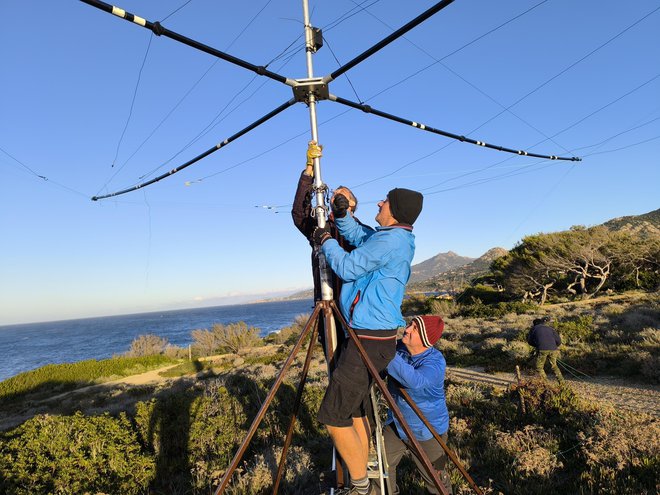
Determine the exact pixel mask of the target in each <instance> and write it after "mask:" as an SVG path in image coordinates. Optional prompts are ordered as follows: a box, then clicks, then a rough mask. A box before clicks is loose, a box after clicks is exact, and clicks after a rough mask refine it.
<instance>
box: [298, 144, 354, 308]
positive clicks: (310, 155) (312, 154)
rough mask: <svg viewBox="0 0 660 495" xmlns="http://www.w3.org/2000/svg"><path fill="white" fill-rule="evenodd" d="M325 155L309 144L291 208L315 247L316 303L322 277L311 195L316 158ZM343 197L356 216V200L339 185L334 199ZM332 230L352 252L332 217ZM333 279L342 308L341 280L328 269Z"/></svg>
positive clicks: (348, 191)
mask: <svg viewBox="0 0 660 495" xmlns="http://www.w3.org/2000/svg"><path fill="white" fill-rule="evenodd" d="M321 154H322V147H321V146H320V145H318V144H316V142H315V141H310V142H309V145H308V148H307V164H306V166H305V169H304V170H303V171H302V173H301V174H300V178H299V179H298V187H297V188H296V194H295V196H294V198H293V206H292V208H291V217H292V218H293V224H294V225H295V226H296V228H297V229H298V230H299V231H300V233H301V234H302V235H304V236H305V238H306V239H307V240H308V241H309V244H310V246H311V247H312V274H313V277H314V302H316V301H320V300H321V281H320V276H319V259H318V251H317V250H315V249H314V242H313V241H312V233H313V232H314V229H315V228H316V226H317V222H316V218H314V217H312V196H313V183H314V167H313V160H314V158H320V157H321ZM337 194H341V195H343V196H345V197H346V198H348V210H349V211H350V213H351V214H353V213H355V210H356V209H357V198H356V197H355V195H354V194H353V193H352V192H351V190H350V189H348V188H347V187H343V186H340V187H338V188H337V189H336V190H335V194H334V195H335V196H336V195H337ZM327 223H328V225H329V227H330V233H331V234H332V237H333V238H334V239H337V241H338V242H339V244H340V245H341V246H342V247H343V248H344V249H345V250H346V251H349V252H350V251H352V250H353V246H351V245H350V244H348V243H347V242H346V241H345V240H344V239H343V237H342V236H341V235H340V234H339V232H338V231H337V227H336V226H335V222H334V216H333V215H332V214H331V215H330V217H329V218H328V221H327ZM329 273H330V277H331V284H330V285H331V287H332V290H333V293H334V294H333V298H334V299H335V302H336V303H337V305H339V300H338V297H339V293H340V291H341V280H340V279H339V278H338V277H336V276H335V274H334V273H333V272H332V270H329Z"/></svg>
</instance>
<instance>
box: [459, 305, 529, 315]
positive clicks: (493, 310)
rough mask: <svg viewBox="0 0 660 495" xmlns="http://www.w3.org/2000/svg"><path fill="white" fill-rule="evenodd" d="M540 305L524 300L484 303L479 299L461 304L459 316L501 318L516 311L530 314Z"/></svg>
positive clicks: (518, 313) (516, 312)
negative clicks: (472, 302)
mask: <svg viewBox="0 0 660 495" xmlns="http://www.w3.org/2000/svg"><path fill="white" fill-rule="evenodd" d="M538 309H539V307H538V306H537V305H536V304H534V303H524V302H518V301H514V302H498V303H496V304H483V303H482V302H480V301H477V302H476V303H474V304H469V305H461V307H460V309H459V310H458V316H462V317H466V318H501V317H503V316H504V315H506V314H510V313H515V314H517V315H520V314H528V313H534V312H536V311H538Z"/></svg>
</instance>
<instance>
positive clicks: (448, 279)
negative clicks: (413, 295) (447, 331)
mask: <svg viewBox="0 0 660 495" xmlns="http://www.w3.org/2000/svg"><path fill="white" fill-rule="evenodd" d="M507 252H508V251H507V250H506V249H504V248H500V247H495V248H492V249H489V250H488V251H486V252H485V253H484V254H483V255H482V256H480V257H479V258H477V259H476V260H474V261H472V262H471V263H468V264H466V265H463V266H459V267H457V268H454V269H451V270H448V271H446V272H443V273H440V274H438V275H435V276H433V277H430V278H428V279H426V280H422V281H420V282H414V283H409V284H408V288H407V289H408V292H436V291H439V292H457V291H459V290H461V289H462V288H464V287H465V286H466V285H468V284H469V283H470V282H471V281H472V279H474V278H475V277H479V276H481V275H484V274H485V273H486V272H488V268H489V267H490V264H491V263H492V262H493V260H495V259H497V258H499V257H500V256H504V255H505V254H506V253H507Z"/></svg>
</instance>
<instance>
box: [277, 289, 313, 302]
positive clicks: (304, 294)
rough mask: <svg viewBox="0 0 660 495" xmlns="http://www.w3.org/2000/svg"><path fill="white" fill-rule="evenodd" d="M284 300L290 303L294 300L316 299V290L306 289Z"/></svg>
mask: <svg viewBox="0 0 660 495" xmlns="http://www.w3.org/2000/svg"><path fill="white" fill-rule="evenodd" d="M282 299H283V300H286V301H289V300H294V299H314V289H305V290H301V291H299V292H294V293H293V294H291V295H290V296H288V297H283V298H282Z"/></svg>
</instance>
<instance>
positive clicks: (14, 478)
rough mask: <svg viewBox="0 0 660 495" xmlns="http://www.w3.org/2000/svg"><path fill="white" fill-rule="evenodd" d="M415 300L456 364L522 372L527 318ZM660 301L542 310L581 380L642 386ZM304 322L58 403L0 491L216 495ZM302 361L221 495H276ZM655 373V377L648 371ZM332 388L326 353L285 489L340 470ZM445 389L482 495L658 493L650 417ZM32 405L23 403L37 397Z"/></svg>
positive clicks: (539, 388) (454, 433)
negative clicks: (325, 420) (332, 432)
mask: <svg viewBox="0 0 660 495" xmlns="http://www.w3.org/2000/svg"><path fill="white" fill-rule="evenodd" d="M417 303H418V304H421V305H423V306H425V307H426V308H427V310H429V311H432V312H435V313H438V312H441V313H444V314H446V315H447V314H449V313H448V312H447V311H449V312H450V313H451V314H453V316H448V317H447V318H446V320H447V327H446V330H445V333H444V334H443V338H442V339H441V340H440V341H439V344H438V345H439V347H440V348H441V349H442V350H443V352H444V353H445V355H446V358H447V361H448V364H449V365H467V364H475V363H479V364H481V365H485V366H487V367H491V368H493V369H499V368H508V367H511V366H514V365H515V364H516V363H520V364H524V359H525V356H526V355H528V353H529V348H528V346H527V344H525V343H524V342H523V341H522V340H521V339H520V335H522V334H523V333H524V332H525V331H526V330H527V329H528V327H529V322H530V320H531V318H532V317H533V316H534V315H533V314H531V313H529V314H525V313H524V312H522V313H521V314H515V312H514V313H505V314H503V315H500V316H492V315H491V316H486V317H484V316H482V317H475V316H460V314H459V313H460V311H464V310H465V309H466V308H465V307H464V308H461V307H460V306H458V305H455V304H454V303H450V302H446V301H438V300H435V299H428V300H424V301H419V300H418V301H417ZM658 305H659V300H658V295H657V294H644V293H630V294H626V295H622V296H615V297H609V298H600V299H592V300H589V301H579V302H575V303H568V304H559V305H548V306H546V307H544V308H543V314H548V315H551V316H552V317H553V318H554V319H555V322H556V324H557V326H558V327H559V328H561V329H562V333H563V334H564V337H565V339H566V342H567V345H566V348H565V350H564V353H565V355H564V358H563V359H565V360H566V362H569V363H572V364H573V365H574V367H575V368H576V369H579V370H581V371H584V372H586V373H589V374H591V373H599V372H605V373H622V372H625V373H629V374H632V375H634V376H637V377H641V376H646V375H645V374H644V372H643V371H642V370H643V369H644V359H641V358H640V359H638V358H637V357H635V356H638V357H640V356H646V358H650V357H652V356H653V357H655V356H658V355H660V352H659V351H660V340H659V339H658V335H659V332H660V330H659V329H658V320H659V312H658ZM305 321H306V319H305V317H301V318H299V319H298V321H297V322H296V323H294V324H293V325H292V326H291V327H288V328H287V329H285V330H284V331H283V332H282V334H281V335H279V334H276V335H272V336H271V337H270V338H268V339H267V341H263V340H259V339H257V340H254V333H255V332H254V331H253V330H254V329H250V328H249V327H247V326H241V325H236V326H234V327H232V328H231V329H228V328H227V327H226V326H225V327H223V326H216V327H215V328H214V329H211V330H209V331H208V334H204V335H203V336H202V335H201V334H198V337H199V339H200V340H199V344H200V345H199V346H198V347H197V350H196V353H198V355H199V354H200V353H202V352H204V351H208V352H212V351H213V350H214V349H216V350H217V348H218V346H220V347H223V346H226V345H227V344H228V343H230V342H227V341H225V340H222V339H230V340H231V339H232V338H234V337H237V338H242V339H247V340H245V341H246V342H250V345H255V344H256V345H257V347H251V348H241V349H239V352H238V353H229V354H225V355H221V356H216V357H212V358H207V359H206V360H203V361H201V360H200V361H195V362H193V363H192V365H190V364H185V365H184V364H183V362H182V365H181V366H180V367H179V369H178V371H177V372H175V373H171V371H169V372H167V373H166V374H168V375H173V376H177V375H183V376H182V377H181V378H179V379H176V380H170V381H164V382H163V383H161V384H160V385H154V384H152V385H145V386H137V387H125V386H124V387H122V386H113V387H108V388H107V389H104V388H101V389H98V387H97V389H95V391H94V392H89V393H87V394H80V395H76V396H75V397H72V399H71V401H68V400H66V399H59V400H58V401H56V402H54V403H51V404H50V405H49V409H48V411H47V412H44V413H43V414H37V415H34V416H33V417H31V418H30V419H27V420H26V421H25V422H23V423H22V424H21V425H20V426H18V427H15V428H12V429H9V430H7V431H5V432H4V433H0V493H3V494H8V495H13V494H28V493H29V494H31V495H32V494H42V493H43V494H46V493H108V494H115V493H117V494H119V493H121V494H146V493H149V494H165V493H168V494H181V495H183V494H208V493H209V492H210V490H211V487H213V486H216V485H217V483H218V481H219V479H220V478H221V476H222V474H223V473H224V470H225V469H226V467H227V466H228V463H229V462H230V459H231V458H232V456H233V455H234V453H235V452H236V450H237V448H238V446H239V444H240V443H241V441H242V440H243V438H244V437H245V434H246V432H247V429H248V428H249V425H250V423H251V420H252V418H254V417H255V415H256V413H257V409H258V407H259V405H260V404H261V403H262V401H263V399H264V397H265V396H266V393H267V391H268V390H269V388H270V387H271V385H272V383H273V380H274V377H275V375H276V374H277V371H278V369H279V368H280V367H281V364H282V362H283V361H284V359H286V357H287V356H288V354H289V351H290V349H291V345H292V343H293V342H294V341H295V340H296V336H297V335H298V334H299V332H300V330H301V327H302V325H303V324H304V322H305ZM585 321H587V322H589V323H590V324H589V325H586V326H585V324H584V322H585ZM570 322H574V323H570ZM562 325H563V326H562ZM587 327H588V329H589V331H586V330H585V329H586V328H587ZM608 332H609V333H608ZM241 333H243V334H245V335H239V334H241ZM214 339H215V340H214ZM613 339H619V340H620V342H618V343H614V340H613ZM624 340H625V342H627V343H625V344H624V343H623V341H624ZM202 343H204V344H205V345H206V347H203V346H202ZM612 346H614V347H612ZM617 346H626V347H625V348H624V347H621V348H619V347H617ZM580 353H582V354H580ZM585 353H586V354H585ZM626 355H628V356H630V358H629V360H628V361H627V362H626V361H624V359H625V356H626ZM302 357H303V356H302V353H301V355H299V356H298V358H297V364H295V365H294V367H293V371H292V373H291V375H290V376H287V377H286V379H285V380H284V384H283V386H282V389H281V390H280V392H278V394H277V396H276V399H275V401H274V403H273V405H272V407H271V408H270V409H269V411H268V413H267V414H266V416H265V419H264V421H263V423H262V426H261V427H260V428H259V430H258V432H257V435H256V437H255V440H254V441H253V442H252V443H251V445H250V446H249V448H248V451H247V453H246V455H245V456H244V462H243V464H242V465H241V467H240V469H239V472H238V473H237V474H236V476H235V478H234V480H233V481H232V484H231V485H230V489H229V490H228V492H227V493H232V494H260V493H269V491H268V489H269V487H270V485H271V483H272V476H273V473H274V471H275V470H276V467H277V462H278V459H279V453H280V452H281V448H282V439H283V437H284V433H285V431H286V429H287V426H288V419H289V418H290V416H291V414H292V412H293V411H292V407H293V403H294V400H293V399H294V396H295V390H296V387H297V380H298V378H297V376H298V373H299V372H300V369H301V364H302V363H301V359H302ZM121 359H125V358H121ZM656 359H657V358H656ZM195 363H198V364H195ZM599 363H600V364H599ZM626 363H627V364H626ZM648 369H649V370H652V371H655V370H657V369H658V366H657V365H656V366H653V365H652V364H651V363H649V364H648ZM53 370H54V369H53ZM186 375H187V376H186ZM19 376H20V375H19ZM42 376H44V379H45V375H42ZM653 376H655V375H653V374H652V373H651V374H650V375H649V376H647V378H648V379H653ZM326 381H327V380H326V372H325V362H324V359H323V356H322V355H321V352H320V348H319V347H318V346H316V349H315V355H314V357H313V362H312V369H311V371H310V376H309V378H308V381H307V384H306V386H305V390H304V394H303V403H302V407H301V410H300V412H299V415H298V423H297V426H296V430H295V434H294V439H293V447H292V449H291V450H290V452H289V454H288V456H287V472H286V477H285V481H284V484H283V486H282V487H281V490H280V493H289V494H300V493H305V494H307V493H311V494H314V493H319V475H320V473H322V472H323V471H325V470H327V469H329V467H330V462H331V459H330V452H331V444H330V440H329V438H328V437H327V434H326V433H325V430H324V428H322V427H321V425H319V424H318V423H317V422H316V420H315V415H316V411H317V410H318V406H319V404H320V401H321V398H322V396H323V393H324V389H325V386H326ZM34 386H35V389H39V385H38V384H37V383H35V384H34ZM100 387H103V386H102V385H101V386H100ZM446 389H447V401H448V407H449V411H450V415H451V427H450V447H452V448H453V449H455V451H456V453H457V455H458V456H459V458H460V460H461V462H462V463H463V464H464V465H465V466H466V467H467V468H468V469H469V471H470V473H471V475H472V476H473V477H474V478H475V479H476V481H477V483H478V484H479V485H480V486H482V487H483V488H484V490H485V492H486V493H488V494H499V493H502V494H507V495H511V494H513V495H516V494H520V495H523V494H524V495H534V494H538V495H542V494H543V495H545V494H547V495H554V494H557V493H570V494H584V495H586V494H594V495H595V494H599V495H600V494H629V495H633V494H634V495H651V494H655V493H657V489H658V479H660V478H659V474H660V448H659V446H658V441H657V438H659V434H660V429H659V424H658V420H657V419H656V418H654V417H651V416H646V415H644V414H639V413H636V414H631V413H627V412H622V411H620V410H616V409H614V408H611V407H608V406H603V405H600V404H599V403H596V402H594V401H588V400H584V399H582V398H581V397H579V396H578V395H576V393H575V392H573V391H572V389H571V388H570V386H569V387H568V388H559V387H557V386H555V385H553V384H549V383H545V382H539V381H535V380H528V381H523V383H521V384H520V385H519V386H515V387H509V388H508V389H502V388H493V387H492V386H487V385H479V384H465V383H459V382H453V381H451V380H448V381H447V383H446ZM23 397H24V399H25V403H24V405H26V404H29V401H30V400H31V399H30V395H29V394H27V395H24V396H23ZM521 399H522V401H523V402H524V411H523V409H522V408H521ZM26 407H27V406H26ZM401 469H402V476H401V478H400V480H401V489H402V490H403V491H402V493H406V494H412V495H415V494H419V495H421V494H422V493H424V491H423V488H422V484H421V479H420V477H419V475H418V474H417V473H416V472H415V470H414V468H413V464H412V462H404V463H402V465H401ZM450 474H451V476H452V480H453V483H454V487H455V493H456V494H458V495H466V494H468V493H470V490H469V487H468V486H467V485H466V484H465V482H464V481H463V480H462V479H461V477H460V474H459V473H458V472H457V471H456V470H455V469H452V470H451V471H450Z"/></svg>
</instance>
